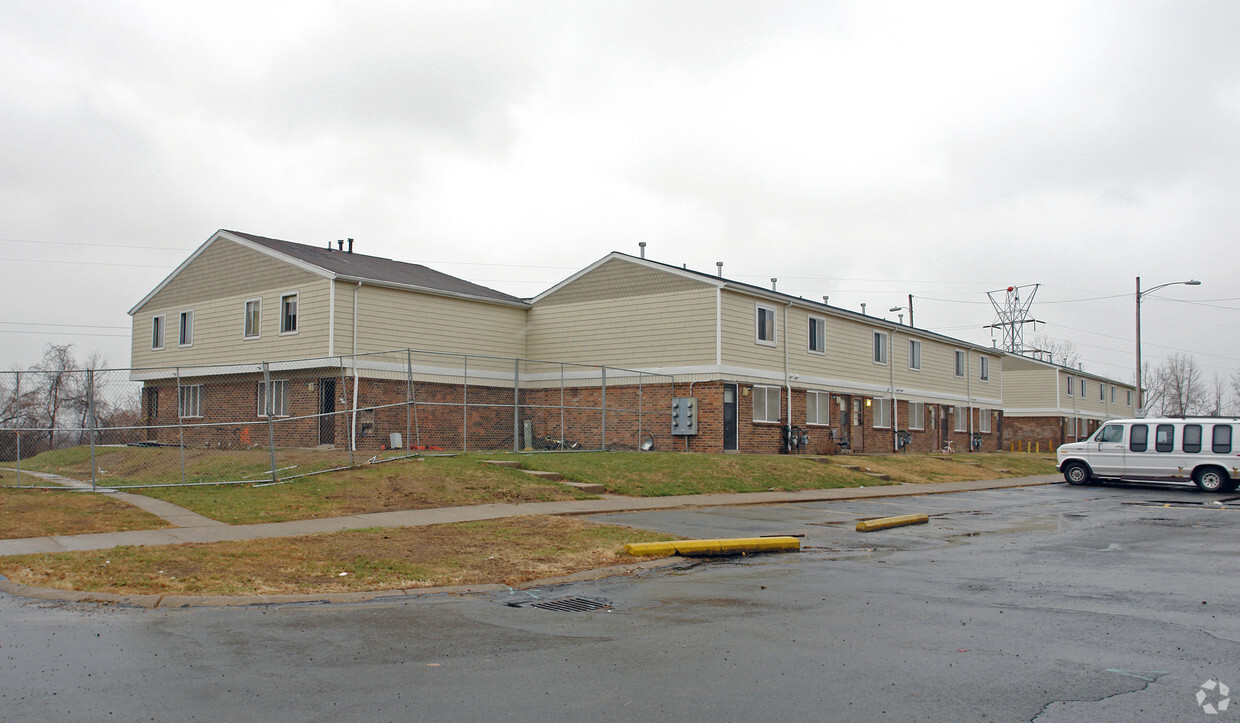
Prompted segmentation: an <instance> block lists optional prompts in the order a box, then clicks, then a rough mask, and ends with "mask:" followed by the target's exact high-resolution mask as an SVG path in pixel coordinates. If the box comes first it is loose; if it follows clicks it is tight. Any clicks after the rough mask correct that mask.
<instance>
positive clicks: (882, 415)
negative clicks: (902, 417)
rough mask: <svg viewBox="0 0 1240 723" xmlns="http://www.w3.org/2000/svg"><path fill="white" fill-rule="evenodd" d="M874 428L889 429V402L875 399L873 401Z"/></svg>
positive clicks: (878, 398) (888, 400)
mask: <svg viewBox="0 0 1240 723" xmlns="http://www.w3.org/2000/svg"><path fill="white" fill-rule="evenodd" d="M874 428H875V429H890V428H891V400H890V399H883V398H882V397H876V398H875V399H874Z"/></svg>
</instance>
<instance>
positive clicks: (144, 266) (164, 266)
mask: <svg viewBox="0 0 1240 723" xmlns="http://www.w3.org/2000/svg"><path fill="white" fill-rule="evenodd" d="M0 261H18V262H21V261H25V262H29V263H32V264H80V265H84V266H122V267H124V268H128V269H170V268H172V267H170V266H168V264H158V265H155V264H110V263H108V262H106V261H66V260H64V259H10V258H0Z"/></svg>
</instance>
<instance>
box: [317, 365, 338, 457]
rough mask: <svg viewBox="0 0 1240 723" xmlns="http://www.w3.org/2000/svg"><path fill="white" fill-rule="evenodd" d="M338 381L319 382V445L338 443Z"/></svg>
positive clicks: (325, 380) (324, 380)
mask: <svg viewBox="0 0 1240 723" xmlns="http://www.w3.org/2000/svg"><path fill="white" fill-rule="evenodd" d="M335 412H336V380H335V379H320V380H319V414H320V415H322V416H320V417H319V444H335V443H336V414H335Z"/></svg>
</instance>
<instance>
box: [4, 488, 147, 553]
mask: <svg viewBox="0 0 1240 723" xmlns="http://www.w3.org/2000/svg"><path fill="white" fill-rule="evenodd" d="M171 526H172V525H170V524H169V523H168V522H166V521H164V520H163V519H160V518H159V517H156V516H155V515H152V514H150V513H148V512H144V511H143V510H140V509H137V508H136V507H133V506H132V505H128V504H126V503H124V502H120V501H119V500H116V499H113V498H111V497H107V496H106V495H102V494H95V493H90V492H75V491H70V490H64V491H61V490H20V489H18V490H4V491H3V492H0V539H7V540H11V539H18V538H22V537H45V536H47V535H84V534H89V533H93V532H121V531H125V530H155V529H160V528H164V527H171Z"/></svg>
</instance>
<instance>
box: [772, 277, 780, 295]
mask: <svg viewBox="0 0 1240 723" xmlns="http://www.w3.org/2000/svg"><path fill="white" fill-rule="evenodd" d="M778 281H779V279H777V278H775V277H774V276H772V277H771V291H774V290H775V284H776V283H777V282H778Z"/></svg>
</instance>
